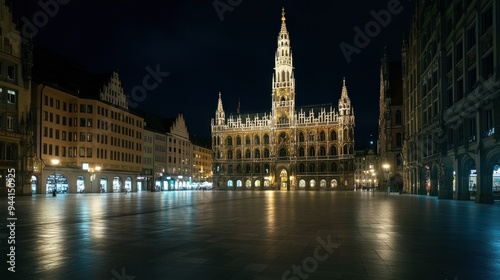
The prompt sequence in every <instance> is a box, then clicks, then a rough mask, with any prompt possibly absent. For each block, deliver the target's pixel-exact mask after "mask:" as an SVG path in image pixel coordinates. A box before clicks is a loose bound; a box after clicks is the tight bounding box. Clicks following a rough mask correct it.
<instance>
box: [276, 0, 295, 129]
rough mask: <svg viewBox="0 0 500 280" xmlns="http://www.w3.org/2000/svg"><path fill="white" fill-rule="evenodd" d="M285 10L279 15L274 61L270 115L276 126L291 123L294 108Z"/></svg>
mask: <svg viewBox="0 0 500 280" xmlns="http://www.w3.org/2000/svg"><path fill="white" fill-rule="evenodd" d="M285 20H286V18H285V8H283V9H282V13H281V30H280V33H279V35H278V49H277V50H276V54H275V60H274V64H275V66H274V74H273V93H272V114H273V117H274V121H275V124H276V125H277V126H284V125H290V124H292V123H293V117H294V108H295V78H294V74H293V57H292V51H291V48H290V36H289V34H288V31H287V30H286V23H285Z"/></svg>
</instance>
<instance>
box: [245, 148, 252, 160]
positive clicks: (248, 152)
mask: <svg viewBox="0 0 500 280" xmlns="http://www.w3.org/2000/svg"><path fill="white" fill-rule="evenodd" d="M245 158H251V153H250V150H248V149H247V150H246V151H245Z"/></svg>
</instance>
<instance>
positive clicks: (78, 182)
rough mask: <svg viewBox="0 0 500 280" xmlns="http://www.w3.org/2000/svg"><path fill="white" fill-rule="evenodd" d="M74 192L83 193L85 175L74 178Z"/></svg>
mask: <svg viewBox="0 0 500 280" xmlns="http://www.w3.org/2000/svg"><path fill="white" fill-rule="evenodd" d="M76 192H77V193H83V192H85V177H83V176H78V178H77V179H76Z"/></svg>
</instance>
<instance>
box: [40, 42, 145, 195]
mask: <svg viewBox="0 0 500 280" xmlns="http://www.w3.org/2000/svg"><path fill="white" fill-rule="evenodd" d="M75 78H77V79H75ZM108 96H113V97H116V99H115V98H108ZM123 98H124V93H123V87H122V85H121V81H120V78H119V75H118V73H116V72H112V73H108V74H105V75H98V76H94V75H90V74H88V73H86V72H85V71H84V70H81V69H80V68H78V67H77V66H76V65H75V64H74V63H73V62H71V61H69V60H66V59H64V58H62V57H60V56H58V55H54V54H53V53H50V52H49V51H41V50H40V51H39V52H35V67H34V78H33V85H32V108H33V111H34V118H35V120H36V129H35V133H34V139H35V147H36V154H37V156H38V158H39V159H40V160H39V162H38V166H36V170H37V172H36V173H35V174H34V175H35V178H36V183H35V184H34V185H35V188H34V193H50V192H51V191H52V190H53V189H54V188H56V189H57V192H59V193H78V192H92V193H96V192H120V191H123V190H127V191H136V190H142V189H144V186H143V184H144V182H143V181H142V180H138V177H140V175H141V172H142V166H143V165H142V158H143V156H144V151H143V148H142V146H143V141H144V140H143V125H144V124H143V119H142V117H140V116H137V115H136V114H134V113H132V112H130V111H129V110H128V108H127V106H126V103H121V102H115V100H120V99H123Z"/></svg>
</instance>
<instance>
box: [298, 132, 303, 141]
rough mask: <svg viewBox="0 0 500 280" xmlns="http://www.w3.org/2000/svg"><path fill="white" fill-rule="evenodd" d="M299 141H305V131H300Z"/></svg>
mask: <svg viewBox="0 0 500 280" xmlns="http://www.w3.org/2000/svg"><path fill="white" fill-rule="evenodd" d="M299 142H304V133H302V132H301V133H299Z"/></svg>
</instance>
